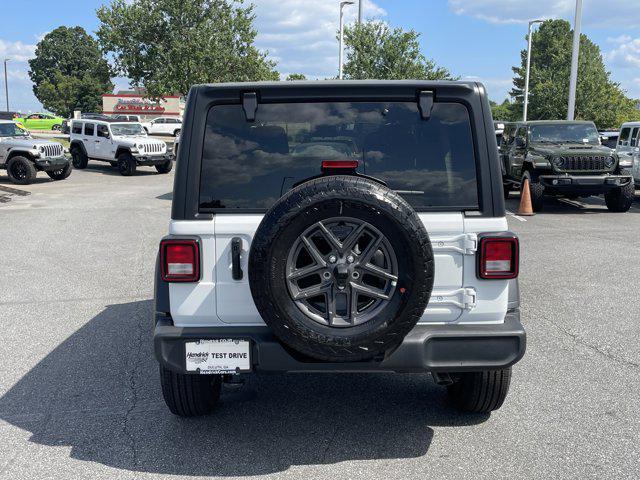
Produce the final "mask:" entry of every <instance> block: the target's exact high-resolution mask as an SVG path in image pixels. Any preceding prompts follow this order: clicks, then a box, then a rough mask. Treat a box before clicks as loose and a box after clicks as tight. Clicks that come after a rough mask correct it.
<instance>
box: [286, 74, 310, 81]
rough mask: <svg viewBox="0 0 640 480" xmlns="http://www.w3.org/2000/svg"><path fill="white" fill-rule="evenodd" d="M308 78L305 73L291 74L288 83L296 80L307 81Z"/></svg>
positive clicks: (288, 76)
mask: <svg viewBox="0 0 640 480" xmlns="http://www.w3.org/2000/svg"><path fill="white" fill-rule="evenodd" d="M306 79H307V77H306V76H305V74H304V73H290V74H289V75H287V78H286V80H287V82H292V81H294V80H306Z"/></svg>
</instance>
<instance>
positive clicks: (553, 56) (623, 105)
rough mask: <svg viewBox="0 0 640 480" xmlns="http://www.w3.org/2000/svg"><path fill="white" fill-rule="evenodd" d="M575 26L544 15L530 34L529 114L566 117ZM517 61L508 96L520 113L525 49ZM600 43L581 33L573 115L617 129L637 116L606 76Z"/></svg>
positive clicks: (539, 117) (629, 102)
mask: <svg viewBox="0 0 640 480" xmlns="http://www.w3.org/2000/svg"><path fill="white" fill-rule="evenodd" d="M572 39H573V31H572V30H571V25H570V24H569V22H567V21H565V20H547V21H545V22H544V23H543V24H542V25H541V26H540V28H539V29H538V31H537V32H535V33H534V34H533V38H532V43H533V47H532V55H531V77H530V82H529V111H528V115H527V117H528V119H529V120H535V119H563V118H566V117H567V103H568V99H569V75H570V70H571V50H572V48H571V45H572ZM520 57H521V65H520V66H519V67H513V71H514V73H515V77H514V79H513V84H514V88H513V89H512V90H511V95H512V96H513V97H514V98H515V104H514V111H517V112H518V113H519V118H521V116H522V106H523V98H524V82H525V72H526V61H527V51H526V50H522V52H521V54H520ZM610 75H611V74H610V72H608V71H607V70H606V68H605V66H604V62H603V60H602V54H601V53H600V48H599V47H598V46H597V45H596V44H595V43H593V42H592V41H591V40H589V38H588V37H587V36H586V35H581V36H580V57H579V59H578V85H577V93H576V111H575V117H576V119H583V120H593V121H594V122H595V123H596V125H598V127H599V128H616V129H617V128H618V127H619V126H620V124H621V123H622V122H623V121H626V120H630V119H632V118H634V117H638V116H639V114H640V112H638V111H637V110H636V109H635V102H634V101H633V100H631V99H629V98H627V96H626V95H625V93H624V92H623V91H622V90H621V88H620V85H619V84H618V83H615V82H613V81H612V80H611V78H610Z"/></svg>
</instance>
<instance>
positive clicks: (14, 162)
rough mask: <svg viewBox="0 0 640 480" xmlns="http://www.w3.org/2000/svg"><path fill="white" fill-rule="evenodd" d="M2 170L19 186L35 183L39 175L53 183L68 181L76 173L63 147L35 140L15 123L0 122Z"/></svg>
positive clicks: (0, 164) (0, 161)
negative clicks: (47, 177) (40, 173)
mask: <svg viewBox="0 0 640 480" xmlns="http://www.w3.org/2000/svg"><path fill="white" fill-rule="evenodd" d="M0 169H5V170H6V171H7V175H9V178H10V179H11V181H12V182H13V183H17V184H18V185H28V184H30V183H31V182H33V180H34V179H35V178H36V175H37V173H38V171H41V172H46V173H47V175H49V177H50V178H52V179H53V180H64V179H65V178H67V177H68V176H69V175H71V170H72V168H71V162H70V161H69V159H68V158H67V157H66V156H65V152H64V147H63V146H62V145H61V144H60V143H58V142H51V141H49V140H39V139H35V138H33V137H32V136H31V134H30V133H29V132H28V131H27V130H25V129H24V128H22V127H20V126H18V125H17V124H16V123H14V122H13V121H11V120H0Z"/></svg>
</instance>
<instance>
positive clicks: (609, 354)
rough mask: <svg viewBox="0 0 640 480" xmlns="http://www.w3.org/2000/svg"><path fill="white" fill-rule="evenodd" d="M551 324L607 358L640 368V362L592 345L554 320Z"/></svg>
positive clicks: (575, 340) (576, 341)
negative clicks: (620, 356)
mask: <svg viewBox="0 0 640 480" xmlns="http://www.w3.org/2000/svg"><path fill="white" fill-rule="evenodd" d="M549 324H551V325H552V326H553V327H555V328H556V329H557V330H558V331H559V332H561V333H562V334H564V335H566V336H567V337H569V338H571V339H572V340H573V341H574V342H575V343H577V344H579V345H582V346H583V347H585V348H587V349H588V350H591V351H593V352H595V353H597V354H599V355H601V356H603V357H605V358H608V359H609V360H612V361H614V362H616V363H620V364H622V365H626V366H627V367H633V368H640V364H638V363H635V362H632V361H631V360H626V359H624V358H619V357H617V356H615V355H613V354H611V353H609V352H606V351H604V350H602V349H601V348H600V347H597V346H596V345H592V344H591V343H589V342H587V341H585V340H583V339H582V338H580V337H579V336H578V335H576V334H575V333H571V332H570V331H568V330H565V329H564V328H562V327H560V326H558V325H556V324H555V323H553V322H549Z"/></svg>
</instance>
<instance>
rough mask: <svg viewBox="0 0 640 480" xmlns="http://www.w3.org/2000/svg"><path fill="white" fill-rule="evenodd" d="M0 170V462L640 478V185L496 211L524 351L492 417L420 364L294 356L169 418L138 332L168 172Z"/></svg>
mask: <svg viewBox="0 0 640 480" xmlns="http://www.w3.org/2000/svg"><path fill="white" fill-rule="evenodd" d="M1 173H2V175H0V196H2V197H3V198H5V199H6V201H5V202H4V203H1V202H0V225H1V228H0V244H1V245H2V255H0V271H2V272H3V274H2V276H1V277H0V282H1V285H0V292H2V293H1V295H0V328H1V329H2V330H1V331H2V341H1V342H0V358H2V362H1V363H0V478H10V479H16V480H17V479H40V478H60V479H68V478H74V479H76V478H87V479H100V478H109V479H114V478H117V479H134V478H135V479H146V478H165V477H168V476H170V475H175V476H176V477H171V478H200V477H203V478H204V477H225V478H235V477H246V476H260V477H264V478H313V479H325V478H326V479H336V478H340V479H342V478H344V479H350V478H354V479H355V478H363V479H373V478H381V479H382V478H384V479H396V478H397V479H405V478H433V479H436V478H437V479H440V478H460V479H463V478H465V479H469V478H474V479H475V478H491V479H495V478H580V479H582V478H616V479H621V478H633V479H636V478H638V477H640V450H639V449H638V443H639V441H640V408H639V406H640V398H639V397H640V394H639V392H640V343H639V342H638V338H640V321H639V320H640V296H639V295H638V294H637V290H638V278H640V249H638V244H639V243H638V242H639V240H638V238H639V236H640V199H637V200H636V203H635V204H634V206H633V207H632V209H631V211H630V212H628V213H626V214H612V213H609V212H608V211H607V210H606V207H605V206H604V202H603V201H602V200H601V199H598V198H590V199H587V200H582V201H580V202H572V201H553V200H552V201H549V202H547V205H546V212H545V213H543V214H539V215H536V216H535V217H528V218H527V219H520V218H518V217H514V216H509V225H510V227H511V229H512V230H514V231H515V232H517V233H518V234H519V235H520V239H521V255H522V259H521V275H520V282H521V293H522V302H523V307H522V313H523V321H524V323H525V326H526V328H527V330H528V351H527V354H526V356H525V358H524V359H523V361H522V362H521V363H519V364H517V365H516V366H515V367H514V376H513V383H512V387H511V393H510V395H509V397H508V398H507V401H506V402H505V405H504V406H503V408H502V409H501V410H499V411H498V412H496V413H494V414H492V415H491V416H484V415H482V416H461V415H459V414H457V413H456V411H454V410H453V409H451V408H450V407H448V406H447V405H446V404H445V391H444V389H442V388H440V387H437V386H436V385H435V384H434V383H433V381H432V380H431V377H430V376H428V375H394V374H375V375H339V374H324V375H307V374H291V375H279V376H278V375H257V376H254V377H252V378H251V379H250V380H249V381H248V382H247V383H246V384H245V385H244V386H242V387H239V388H229V387H225V390H224V392H223V396H222V403H221V405H220V407H219V408H218V410H217V411H216V412H215V413H214V414H213V415H211V416H209V417H206V418H200V419H189V420H185V419H179V418H176V417H174V416H172V415H171V414H170V413H169V412H168V410H167V409H166V407H165V405H164V403H163V401H162V398H161V394H160V387H159V384H158V379H157V366H156V362H155V360H154V358H153V355H152V348H151V331H152V317H151V313H152V301H151V299H152V296H153V294H152V288H153V283H152V282H153V267H154V259H155V252H156V249H157V244H158V240H159V239H160V237H161V236H162V235H164V234H165V232H166V229H167V223H168V219H169V211H170V204H171V202H170V199H171V193H170V192H171V188H172V180H173V172H172V173H171V174H170V175H158V174H156V173H155V170H153V169H151V168H141V169H140V174H139V175H138V176H135V177H121V176H120V175H118V174H117V171H116V170H115V169H113V168H111V167H109V166H102V165H93V164H92V165H90V167H89V168H88V169H87V170H83V171H74V172H73V173H72V175H71V177H70V178H69V179H68V180H66V181H63V182H52V181H49V179H48V177H45V176H43V175H42V174H41V175H39V176H38V180H39V181H38V182H37V183H36V184H34V185H31V186H29V187H20V190H27V191H29V192H30V193H31V194H30V195H19V194H16V193H11V192H6V190H3V189H4V188H5V187H11V188H13V187H14V186H13V185H11V184H10V183H9V181H8V179H7V178H6V176H5V175H4V172H1ZM508 208H509V209H510V210H511V211H515V210H516V209H517V197H513V198H512V199H510V200H509V201H508Z"/></svg>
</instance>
